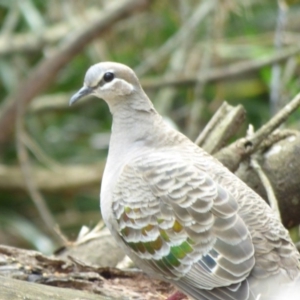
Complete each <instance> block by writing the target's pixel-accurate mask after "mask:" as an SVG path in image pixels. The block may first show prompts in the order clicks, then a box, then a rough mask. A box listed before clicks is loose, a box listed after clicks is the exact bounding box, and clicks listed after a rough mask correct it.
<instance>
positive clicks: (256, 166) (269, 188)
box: [247, 124, 282, 221]
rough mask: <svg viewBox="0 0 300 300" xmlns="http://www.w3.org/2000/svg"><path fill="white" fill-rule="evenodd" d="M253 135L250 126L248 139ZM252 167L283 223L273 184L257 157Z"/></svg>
mask: <svg viewBox="0 0 300 300" xmlns="http://www.w3.org/2000/svg"><path fill="white" fill-rule="evenodd" d="M253 134H254V128H253V126H252V125H251V124H250V125H249V128H248V130H247V138H251V137H252V136H253ZM250 165H251V166H252V168H253V169H254V170H255V171H256V173H257V175H258V177H259V179H260V181H261V183H262V185H263V186H264V188H265V190H266V193H267V197H268V201H269V204H270V206H271V208H272V209H273V211H274V213H275V214H276V216H277V217H278V219H279V220H280V221H282V220H281V216H280V210H279V207H278V201H277V198H276V196H275V192H274V190H273V187H272V185H271V182H270V180H269V178H268V177H267V175H266V174H265V172H264V171H263V170H262V168H261V166H260V164H259V163H258V161H257V159H256V158H255V155H252V156H251V159H250Z"/></svg>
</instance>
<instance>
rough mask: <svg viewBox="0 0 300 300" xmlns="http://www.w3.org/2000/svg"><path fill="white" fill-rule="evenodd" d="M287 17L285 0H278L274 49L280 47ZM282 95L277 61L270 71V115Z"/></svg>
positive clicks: (279, 69)
mask: <svg viewBox="0 0 300 300" xmlns="http://www.w3.org/2000/svg"><path fill="white" fill-rule="evenodd" d="M286 18H287V5H286V3H285V1H282V0H278V16H277V25H276V31H275V38H274V46H275V49H276V51H278V50H279V49H281V48H282V42H283V41H282V40H283V34H284V27H285V24H286ZM281 95H282V81H281V66H280V64H279V63H278V62H276V63H274V64H273V66H272V72H271V85H270V106H271V107H270V110H271V115H274V114H275V113H276V111H277V110H278V106H279V102H280V98H281Z"/></svg>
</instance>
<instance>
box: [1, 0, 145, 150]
mask: <svg viewBox="0 0 300 300" xmlns="http://www.w3.org/2000/svg"><path fill="white" fill-rule="evenodd" d="M116 2H117V1H116ZM116 2H113V3H114V6H113V7H109V8H107V9H105V10H104V11H103V13H102V15H100V16H99V17H98V19H97V20H96V21H95V22H92V23H88V24H87V25H86V26H85V27H83V28H82V30H81V31H79V32H78V33H76V34H75V36H74V37H73V39H72V40H71V41H69V42H68V43H67V44H65V45H64V46H63V47H62V48H61V49H60V50H58V51H57V52H56V53H55V54H54V55H53V56H51V57H49V58H46V59H44V60H43V61H41V62H40V63H39V64H38V65H37V67H36V68H35V69H34V70H33V71H32V72H31V73H30V74H29V76H28V78H27V79H25V80H24V82H22V83H21V84H20V86H19V88H18V89H17V90H16V92H15V93H14V94H13V95H11V96H10V97H8V98H7V99H6V100H5V101H4V104H3V105H2V106H1V107H0V128H1V132H0V144H2V143H4V142H5V141H6V140H7V139H9V138H10V136H11V132H12V131H13V127H14V124H15V119H16V107H17V106H16V103H18V102H22V103H23V105H24V107H26V106H27V105H28V104H29V103H30V101H31V100H32V99H33V98H34V97H35V96H37V95H38V94H39V93H40V92H42V91H43V90H45V89H46V88H47V87H48V86H49V85H50V84H51V83H52V81H53V80H54V79H55V76H56V75H57V73H58V72H59V71H60V70H61V69H62V68H63V67H64V66H65V65H66V64H67V63H69V62H70V61H71V60H72V59H73V57H74V56H75V55H77V54H78V53H80V52H81V51H82V49H83V48H84V47H86V46H87V45H88V44H89V43H90V42H91V41H92V40H93V39H95V38H96V37H98V36H99V35H101V34H103V33H104V32H105V31H107V30H108V29H110V28H111V27H112V26H113V25H115V24H116V22H118V21H120V20H121V19H124V18H126V17H128V16H130V15H132V14H133V13H134V12H136V11H137V10H138V9H140V8H144V7H145V6H146V5H147V4H148V3H149V2H150V1H149V0H124V1H118V4H117V5H116V4H115V3H116Z"/></svg>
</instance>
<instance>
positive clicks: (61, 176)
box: [0, 162, 104, 192]
mask: <svg viewBox="0 0 300 300" xmlns="http://www.w3.org/2000/svg"><path fill="white" fill-rule="evenodd" d="M103 170H104V162H100V163H96V164H93V165H90V166H66V165H64V166H60V167H53V168H51V170H47V169H44V168H39V167H34V168H32V171H31V173H32V180H33V181H34V182H35V184H36V186H37V188H38V189H40V190H43V191H47V192H56V191H60V190H70V189H79V188H82V187H86V186H91V185H99V182H100V180H101V176H102V173H103ZM15 189H20V190H24V189H25V183H24V179H23V176H22V174H21V170H20V168H18V167H11V166H5V165H0V190H15Z"/></svg>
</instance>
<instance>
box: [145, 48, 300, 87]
mask: <svg viewBox="0 0 300 300" xmlns="http://www.w3.org/2000/svg"><path fill="white" fill-rule="evenodd" d="M299 52H300V44H297V45H296V46H291V47H287V48H286V49H284V50H281V51H280V52H278V53H274V54H273V55H271V56H267V57H262V58H259V59H257V60H251V61H246V62H238V63H234V64H232V65H229V66H226V67H223V68H216V69H211V70H209V71H207V72H206V73H204V74H201V75H199V76H196V75H195V74H192V75H189V76H181V77H178V78H174V77H173V76H170V77H164V78H161V77H158V78H157V77H156V78H155V79H150V78H149V79H147V80H146V79H144V80H142V81H141V83H142V86H143V87H144V88H145V89H157V88H161V87H165V86H185V85H193V84H195V83H196V82H197V81H199V80H200V81H205V82H215V81H219V80H225V79H230V78H233V77H236V76H240V75H241V74H244V73H250V72H254V71H257V70H260V69H261V68H263V67H266V66H269V65H272V64H274V63H276V62H282V61H284V60H287V59H288V58H290V57H292V56H295V55H297V54H298V53H299Z"/></svg>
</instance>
